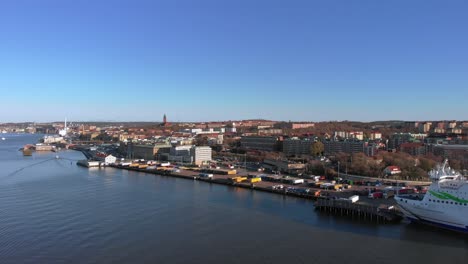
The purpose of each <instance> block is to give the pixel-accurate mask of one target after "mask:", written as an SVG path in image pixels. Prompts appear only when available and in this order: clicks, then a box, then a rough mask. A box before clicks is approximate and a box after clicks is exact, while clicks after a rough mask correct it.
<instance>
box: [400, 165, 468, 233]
mask: <svg viewBox="0 0 468 264" xmlns="http://www.w3.org/2000/svg"><path fill="white" fill-rule="evenodd" d="M429 176H430V177H431V180H432V184H431V186H430V187H429V189H428V190H427V192H426V194H425V195H424V196H418V195H411V194H404V195H397V196H395V200H396V202H397V204H398V206H399V207H400V209H401V211H402V212H403V214H404V215H405V217H406V218H408V219H409V220H410V221H412V222H418V223H423V224H429V225H433V226H437V227H441V228H445V229H450V230H455V231H460V232H464V233H468V181H467V179H465V177H463V176H462V175H461V174H460V173H459V172H456V171H454V170H452V169H450V167H448V165H447V160H445V161H444V163H443V165H442V166H440V165H438V166H437V168H436V169H434V170H432V171H431V172H430V173H429Z"/></svg>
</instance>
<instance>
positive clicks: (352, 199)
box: [348, 195, 359, 203]
mask: <svg viewBox="0 0 468 264" xmlns="http://www.w3.org/2000/svg"><path fill="white" fill-rule="evenodd" d="M348 199H349V201H350V202H352V203H355V202H357V201H359V196H358V195H353V196H351V197H349V198H348Z"/></svg>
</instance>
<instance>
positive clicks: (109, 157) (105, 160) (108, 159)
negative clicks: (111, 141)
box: [104, 155, 117, 164]
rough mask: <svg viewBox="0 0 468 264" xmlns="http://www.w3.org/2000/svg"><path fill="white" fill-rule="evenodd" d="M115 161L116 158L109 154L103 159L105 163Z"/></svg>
mask: <svg viewBox="0 0 468 264" xmlns="http://www.w3.org/2000/svg"><path fill="white" fill-rule="evenodd" d="M116 161H117V158H116V157H114V156H112V155H109V156H107V157H106V158H105V159H104V162H105V163H106V164H114V163H115V162H116Z"/></svg>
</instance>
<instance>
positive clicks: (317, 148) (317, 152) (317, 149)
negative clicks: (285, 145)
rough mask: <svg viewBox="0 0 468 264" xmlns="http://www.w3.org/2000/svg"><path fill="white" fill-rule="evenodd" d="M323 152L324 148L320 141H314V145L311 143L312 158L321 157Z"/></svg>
mask: <svg viewBox="0 0 468 264" xmlns="http://www.w3.org/2000/svg"><path fill="white" fill-rule="evenodd" d="M324 150H325V147H324V145H323V143H322V142H320V141H315V142H314V143H312V147H311V149H310V152H311V154H312V156H314V157H317V156H321V155H322V154H323V151H324Z"/></svg>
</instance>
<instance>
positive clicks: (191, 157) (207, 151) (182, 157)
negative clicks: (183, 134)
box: [168, 146, 212, 165]
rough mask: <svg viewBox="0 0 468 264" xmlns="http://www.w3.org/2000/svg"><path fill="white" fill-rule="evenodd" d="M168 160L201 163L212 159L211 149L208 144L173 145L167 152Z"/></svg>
mask: <svg viewBox="0 0 468 264" xmlns="http://www.w3.org/2000/svg"><path fill="white" fill-rule="evenodd" d="M168 160H169V161H172V162H183V163H192V164H195V165H202V164H204V163H206V162H208V161H211V160H212V150H211V148H210V147H208V146H174V147H172V148H171V150H170V152H169V155H168Z"/></svg>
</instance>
